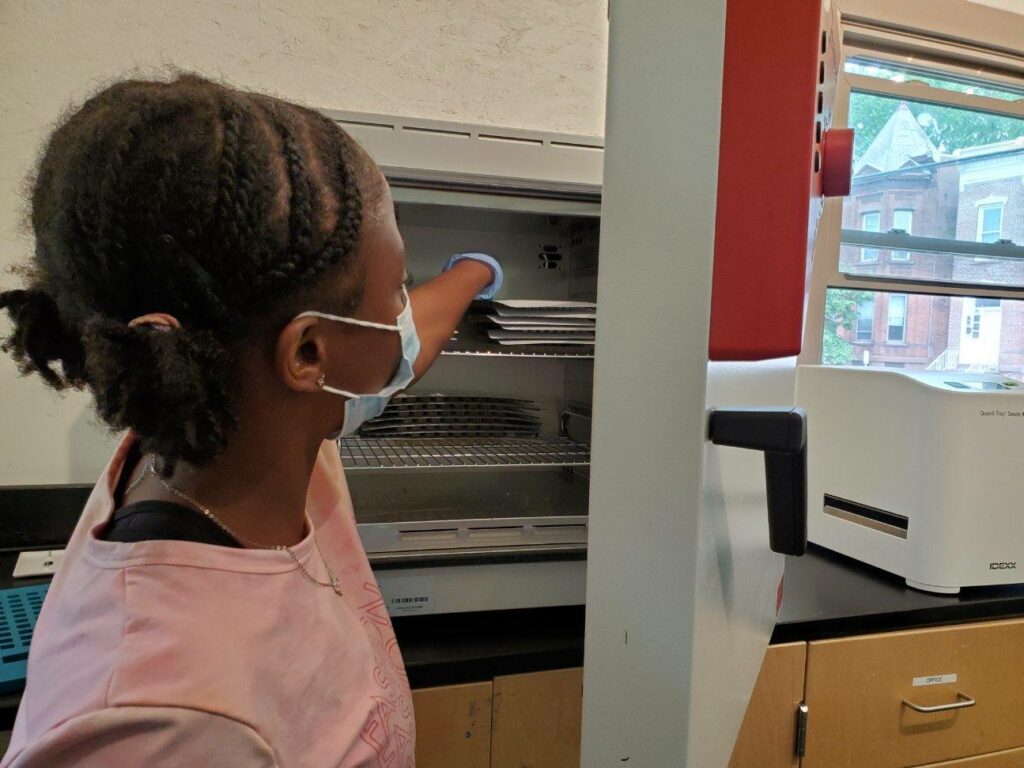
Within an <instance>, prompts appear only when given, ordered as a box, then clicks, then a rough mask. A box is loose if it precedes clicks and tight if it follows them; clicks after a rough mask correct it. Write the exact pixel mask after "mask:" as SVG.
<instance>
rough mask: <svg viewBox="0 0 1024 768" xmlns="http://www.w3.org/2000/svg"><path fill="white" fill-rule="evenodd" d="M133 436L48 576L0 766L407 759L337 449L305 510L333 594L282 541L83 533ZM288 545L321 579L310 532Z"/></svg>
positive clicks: (388, 630)
mask: <svg viewBox="0 0 1024 768" xmlns="http://www.w3.org/2000/svg"><path fill="white" fill-rule="evenodd" d="M132 440H133V438H132V437H131V436H130V435H129V436H128V437H126V438H125V440H124V441H123V442H122V443H121V445H120V447H119V448H118V450H117V452H116V453H115V454H114V457H113V459H111V462H110V464H109V465H108V467H107V469H106V471H105V472H104V473H103V476H102V477H101V478H100V481H99V482H98V483H97V484H96V488H95V489H94V490H93V493H92V496H91V497H90V498H89V501H88V503H87V504H86V506H85V510H84V512H83V513H82V518H81V520H80V521H79V523H78V526H77V528H76V529H75V532H74V534H73V536H72V537H71V541H70V542H69V544H68V547H67V555H66V557H65V560H64V563H63V565H62V566H61V568H60V570H59V571H58V573H57V575H56V576H55V577H54V579H53V584H52V585H51V587H50V592H49V594H48V595H47V598H46V601H45V603H44V605H43V610H42V613H41V615H40V617H39V623H38V625H37V626H36V631H35V637H34V639H33V641H32V649H31V653H30V655H29V660H28V686H27V689H26V691H25V695H24V698H23V699H22V703H21V709H20V710H19V711H18V719H17V722H16V724H15V726H14V733H13V736H12V739H11V745H10V748H9V750H8V752H7V755H6V756H5V758H4V760H3V763H2V764H0V768H7V767H8V766H10V768H29V767H30V766H31V767H33V768H34V767H35V766H39V767H40V768H42V767H44V766H45V768H60V767H61V766H78V767H79V768H93V767H95V768H99V767H100V766H103V768H109V767H112V766H117V767H118V768H134V767H135V766H138V767H139V768H141V767H142V766H146V768H152V767H154V766H159V767H160V768H162V767H163V766H189V768H193V767H194V766H247V767H250V766H251V767H253V768H257V767H258V768H263V767H264V766H280V767H281V768H293V767H298V766H302V767H303V768H306V767H307V766H308V768H327V767H328V766H330V768H342V767H348V766H352V767H355V766H360V768H362V767H363V766H366V767H369V766H373V767H377V766H380V767H382V768H413V767H414V764H415V757H414V745H415V726H414V723H413V710H412V696H411V694H410V691H409V684H408V680H407V678H406V676H405V669H404V665H403V663H402V656H401V653H400V652H399V649H398V644H397V642H396V641H395V633H394V630H393V629H392V626H391V620H390V618H389V617H388V613H387V609H386V606H385V603H384V600H383V599H382V597H381V595H380V592H379V590H378V588H377V582H376V580H375V579H374V577H373V573H372V572H371V570H370V565H369V562H368V561H367V558H366V553H365V551H364V550H363V546H362V543H361V542H360V540H359V535H358V532H357V530H356V524H355V518H354V516H353V514H352V501H351V499H350V497H349V493H348V486H347V485H346V483H345V476H344V473H343V471H342V467H341V459H340V457H339V455H338V450H337V447H336V446H335V444H334V443H330V442H327V443H324V445H323V447H322V448H321V450H320V455H319V457H318V458H317V463H316V467H315V469H314V470H313V476H312V478H311V480H310V485H309V492H308V498H307V512H308V514H309V522H310V524H311V525H312V526H313V527H314V528H315V530H316V531H317V539H318V540H319V542H320V548H321V550H322V551H323V556H324V558H325V559H326V561H327V562H328V563H329V564H330V565H331V567H332V568H333V569H334V571H335V573H337V575H338V577H339V578H340V579H341V587H342V591H343V593H344V595H343V597H339V596H338V595H336V594H335V593H334V591H333V590H331V589H329V588H324V587H318V586H315V585H314V584H312V583H310V582H309V581H307V580H306V579H305V578H304V576H303V575H302V573H301V572H300V571H299V570H298V569H297V567H296V565H295V563H294V562H293V561H292V559H291V558H290V557H289V555H288V553H287V552H280V551H271V550H253V549H232V548H229V547H217V546H212V545H208V544H198V543H194V542H184V541H144V542H138V543H121V542H110V541H103V540H101V539H99V538H97V536H96V534H97V532H98V531H99V530H101V529H102V526H103V525H104V524H105V522H106V521H107V519H108V518H109V517H110V515H111V514H112V513H113V511H114V503H113V491H114V488H115V487H116V485H117V480H118V477H119V475H120V473H121V471H122V468H123V465H124V461H125V455H126V453H127V451H128V448H129V447H130V445H131V441H132ZM292 549H293V551H294V552H295V554H296V556H297V557H298V558H299V560H300V561H301V562H302V563H303V565H304V566H305V567H306V569H307V570H309V572H310V573H312V574H313V575H314V576H316V577H317V578H318V579H320V580H322V581H326V580H327V574H326V571H325V570H324V566H323V563H322V562H321V560H320V558H319V557H318V556H317V554H316V551H315V549H314V546H313V538H312V536H307V537H306V538H305V539H304V540H303V541H302V542H301V543H299V544H298V545H296V546H295V547H293V548H292Z"/></svg>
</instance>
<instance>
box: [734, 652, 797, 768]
mask: <svg viewBox="0 0 1024 768" xmlns="http://www.w3.org/2000/svg"><path fill="white" fill-rule="evenodd" d="M806 661H807V644H806V643H791V644H788V645H773V646H771V647H769V648H768V652H767V653H766V654H765V657H764V662H763V663H762V664H761V672H760V674H758V676H757V683H756V684H755V686H754V692H753V694H752V695H751V697H750V704H749V705H748V706H747V714H746V715H745V716H744V718H743V725H742V727H741V728H740V735H739V738H738V739H737V740H736V746H735V747H734V748H733V752H732V760H730V761H729V768H795V767H796V766H799V765H800V760H799V758H798V757H797V756H796V749H795V747H796V724H797V718H796V715H797V710H798V708H799V707H800V702H801V701H803V698H804V666H805V664H806Z"/></svg>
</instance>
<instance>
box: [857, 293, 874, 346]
mask: <svg viewBox="0 0 1024 768" xmlns="http://www.w3.org/2000/svg"><path fill="white" fill-rule="evenodd" d="M865 301H870V302H871V317H869V318H867V320H868V321H869V322H870V323H871V331H870V335H869V336H868V338H866V339H861V338H858V337H859V336H860V321H861V317H860V305H859V304H858V305H857V320H856V322H855V323H854V325H853V343H854V344H871V343H872V342H874V340H875V309H876V307H875V297H874V296H872V297H871V298H870V299H866V300H865Z"/></svg>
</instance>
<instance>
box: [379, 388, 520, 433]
mask: <svg viewBox="0 0 1024 768" xmlns="http://www.w3.org/2000/svg"><path fill="white" fill-rule="evenodd" d="M539 410H540V409H539V408H537V406H536V405H534V404H533V403H532V402H530V401H529V400H513V399H509V398H502V397H468V396H461V395H396V396H395V397H393V398H392V399H391V402H390V403H389V404H388V407H387V408H386V409H385V410H384V413H382V414H381V415H380V416H378V417H377V418H375V419H371V420H370V421H367V422H366V423H365V424H363V426H362V427H360V429H359V435H360V436H361V437H366V438H426V439H447V438H467V437H470V438H472V437H479V438H499V437H537V436H538V435H539V434H540V417H539V416H538V415H537V412H538V411H539Z"/></svg>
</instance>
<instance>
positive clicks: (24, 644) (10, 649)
mask: <svg viewBox="0 0 1024 768" xmlns="http://www.w3.org/2000/svg"><path fill="white" fill-rule="evenodd" d="M49 589H50V585H49V584H36V585H35V586H31V587H18V588H16V589H0V693H15V692H17V691H20V690H21V689H22V688H24V687H25V672H26V670H27V668H28V646H29V643H30V642H32V633H33V632H34V631H35V628H36V619H38V618H39V611H40V610H41V609H42V607H43V598H45V597H46V592H47V591H48V590H49Z"/></svg>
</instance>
